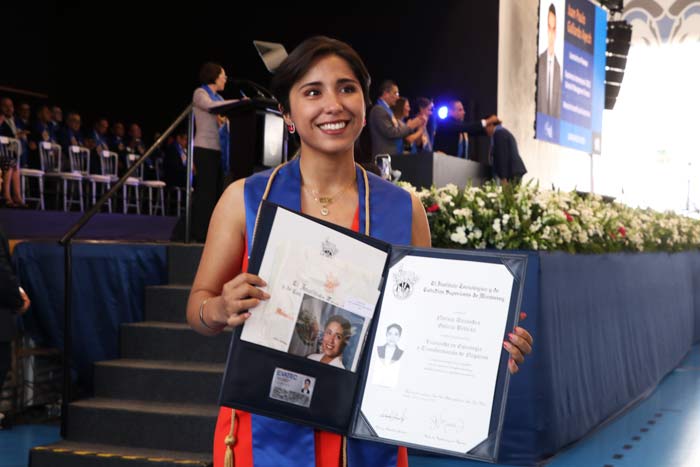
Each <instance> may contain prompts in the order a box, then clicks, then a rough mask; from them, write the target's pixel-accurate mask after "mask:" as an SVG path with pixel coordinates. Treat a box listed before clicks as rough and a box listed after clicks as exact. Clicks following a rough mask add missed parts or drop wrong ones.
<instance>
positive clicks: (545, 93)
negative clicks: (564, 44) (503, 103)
mask: <svg viewBox="0 0 700 467" xmlns="http://www.w3.org/2000/svg"><path fill="white" fill-rule="evenodd" d="M556 38H557V11H556V9H555V8H554V4H550V5H549V12H548V13H547V50H545V51H544V52H542V54H540V56H539V58H538V59H537V111H538V112H541V113H543V114H546V115H550V116H552V117H554V118H559V113H560V110H561V66H560V65H559V60H557V56H556V55H555V54H554V43H555V40H556Z"/></svg>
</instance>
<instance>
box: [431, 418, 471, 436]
mask: <svg viewBox="0 0 700 467" xmlns="http://www.w3.org/2000/svg"><path fill="white" fill-rule="evenodd" d="M428 422H429V426H430V428H431V430H435V431H441V432H443V433H450V434H455V433H462V432H464V428H465V423H464V419H462V418H460V417H455V416H450V415H446V414H436V415H432V416H431V417H430V418H429V419H428Z"/></svg>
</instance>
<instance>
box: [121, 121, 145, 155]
mask: <svg viewBox="0 0 700 467" xmlns="http://www.w3.org/2000/svg"><path fill="white" fill-rule="evenodd" d="M141 138H142V135H141V127H140V126H139V125H138V124H137V123H132V124H131V125H129V137H128V138H127V140H126V150H127V151H128V152H129V154H136V155H139V156H143V155H144V154H146V146H145V144H144V142H143V140H142V139H141Z"/></svg>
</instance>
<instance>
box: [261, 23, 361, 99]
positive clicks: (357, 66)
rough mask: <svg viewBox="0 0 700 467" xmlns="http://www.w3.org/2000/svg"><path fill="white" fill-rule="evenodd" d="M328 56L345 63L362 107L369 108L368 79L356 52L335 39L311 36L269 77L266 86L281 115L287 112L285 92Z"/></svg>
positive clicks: (286, 94) (286, 93)
mask: <svg viewBox="0 0 700 467" xmlns="http://www.w3.org/2000/svg"><path fill="white" fill-rule="evenodd" d="M329 55H337V56H338V57H340V58H342V59H343V60H345V61H346V62H348V65H349V66H350V69H351V70H352V72H353V74H354V75H355V78H357V81H359V82H360V86H361V87H362V92H363V94H364V98H365V104H366V105H369V84H370V81H371V78H370V76H369V72H368V71H367V67H366V66H365V64H364V63H363V62H362V59H361V58H360V56H359V55H358V54H357V52H355V50H354V49H353V48H352V47H350V46H349V45H348V44H346V43H345V42H342V41H339V40H337V39H331V38H330V37H326V36H314V37H310V38H308V39H306V40H305V41H304V42H302V43H301V44H299V45H298V46H297V47H296V48H295V49H294V50H293V51H292V53H291V54H289V56H288V57H287V58H286V59H285V60H284V61H283V62H282V63H281V64H280V66H279V67H278V68H277V70H275V75H274V76H273V77H272V82H271V86H270V87H271V88H272V93H273V94H274V95H275V97H276V98H277V100H278V101H279V103H280V105H281V106H282V109H283V111H284V112H289V111H290V108H289V92H290V91H291V89H292V86H294V83H296V82H297V81H299V79H301V77H302V76H304V75H305V74H306V73H307V72H308V71H309V69H310V68H311V66H312V65H313V64H314V63H315V62H316V61H317V60H318V59H320V58H323V57H327V56H329Z"/></svg>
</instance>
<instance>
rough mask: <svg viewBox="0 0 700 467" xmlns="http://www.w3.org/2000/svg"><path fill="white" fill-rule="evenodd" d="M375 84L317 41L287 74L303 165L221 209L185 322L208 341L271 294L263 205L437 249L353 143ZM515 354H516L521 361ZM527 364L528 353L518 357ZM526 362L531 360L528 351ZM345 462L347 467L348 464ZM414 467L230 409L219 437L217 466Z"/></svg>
mask: <svg viewBox="0 0 700 467" xmlns="http://www.w3.org/2000/svg"><path fill="white" fill-rule="evenodd" d="M369 83H370V77H369V73H368V72H367V69H366V68H365V65H364V63H363V62H362V60H361V59H360V57H359V56H358V54H357V53H356V52H355V51H354V50H353V49H352V48H351V47H350V46H348V45H347V44H345V43H344V42H340V41H337V40H334V39H330V38H327V37H312V38H310V39H307V40H306V41H304V42H302V43H301V44H300V45H299V46H298V47H297V48H296V49H295V50H294V51H293V52H292V53H291V54H290V55H289V56H288V57H287V59H286V60H285V61H284V62H283V63H282V64H281V65H280V66H279V68H278V69H277V70H276V73H275V76H274V77H273V81H272V89H273V92H274V94H275V96H276V98H277V100H278V101H279V102H280V109H281V111H282V112H283V115H284V119H285V123H286V124H287V127H288V130H289V132H290V133H295V132H296V133H298V134H299V138H300V141H301V150H300V156H299V157H297V158H295V159H293V160H292V161H290V162H288V163H286V164H284V165H281V166H278V167H277V168H276V169H274V170H269V171H266V172H260V173H258V174H255V175H253V176H251V177H249V178H247V179H245V180H238V181H236V182H235V183H233V184H232V185H231V186H230V187H228V188H227V189H226V191H225V192H224V194H223V196H222V197H221V200H220V201H219V203H218V204H217V206H216V208H215V210H214V214H213V217H212V221H211V224H210V228H209V233H208V236H207V240H206V244H205V246H204V251H203V254H202V259H201V262H200V264H199V269H198V271H197V275H196V277H195V280H194V283H193V285H192V291H191V293H190V298H189V303H188V306H187V319H188V322H189V324H190V326H191V327H192V328H193V329H194V330H196V331H197V332H199V333H201V334H206V335H214V334H218V333H220V332H221V331H222V330H223V329H224V328H225V327H226V326H240V325H241V324H243V323H244V322H245V320H246V319H247V318H248V317H249V316H250V313H249V312H248V311H247V310H248V309H250V308H253V307H254V306H255V305H257V304H258V303H259V301H260V300H266V299H268V298H269V295H268V294H267V293H266V292H264V291H263V290H261V289H260V288H259V287H264V286H265V285H266V283H265V281H264V280H263V279H264V278H261V277H259V276H256V275H252V274H247V273H246V272H245V271H246V269H247V263H248V261H247V258H248V255H249V254H250V246H251V241H252V238H251V237H252V232H253V229H254V226H255V222H256V215H257V211H258V205H259V203H260V201H261V200H262V199H267V200H269V201H272V202H275V203H277V204H281V205H283V206H285V207H287V208H289V209H293V210H296V211H300V212H303V213H305V214H308V215H310V216H314V217H317V218H319V219H323V220H325V221H329V222H333V223H335V224H337V225H341V226H343V227H347V228H351V229H353V230H355V231H359V232H362V233H365V234H367V235H371V236H373V237H376V238H379V239H381V240H383V241H386V242H390V243H393V244H402V245H407V244H412V245H416V246H421V247H429V246H430V231H429V227H428V221H427V217H426V214H425V210H424V209H423V206H422V204H421V202H420V201H419V200H418V199H417V198H416V197H415V196H413V195H411V194H409V193H408V192H407V191H405V190H403V189H401V188H398V187H396V186H394V185H392V184H391V183H389V182H386V181H384V180H382V179H380V178H379V177H376V176H374V175H373V174H368V173H366V172H365V171H364V170H363V169H362V168H361V167H360V166H358V165H356V164H355V161H354V153H353V147H354V143H355V139H357V137H358V136H359V134H360V132H361V131H362V127H363V126H364V125H365V110H366V105H367V96H368V95H369ZM516 352H517V354H516ZM511 353H512V354H513V356H514V358H516V357H517V358H516V360H518V361H522V353H521V351H520V350H517V351H515V350H514V351H512V352H511ZM523 353H524V352H523ZM341 460H342V462H341ZM233 465H235V466H236V467H252V466H253V465H294V466H299V467H338V466H339V465H348V466H350V467H361V466H368V465H371V466H375V467H395V466H407V465H408V455H407V453H406V449H405V448H398V449H397V448H396V447H395V446H390V445H386V444H380V443H374V442H370V441H364V440H356V439H348V438H345V437H343V436H340V435H337V434H332V433H327V432H323V431H320V430H314V429H313V428H310V427H305V426H300V425H295V424H292V423H288V422H283V421H279V420H274V419H271V418H267V417H263V416H258V415H254V414H250V413H247V412H244V411H242V410H233V409H230V408H226V407H222V408H221V409H220V412H219V418H218V421H217V426H216V433H215V436H214V466H215V467H224V466H226V467H229V466H233Z"/></svg>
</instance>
